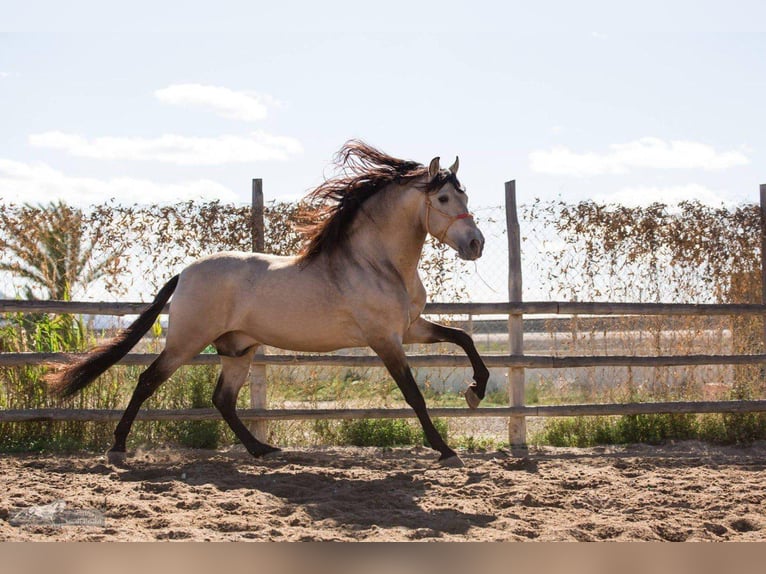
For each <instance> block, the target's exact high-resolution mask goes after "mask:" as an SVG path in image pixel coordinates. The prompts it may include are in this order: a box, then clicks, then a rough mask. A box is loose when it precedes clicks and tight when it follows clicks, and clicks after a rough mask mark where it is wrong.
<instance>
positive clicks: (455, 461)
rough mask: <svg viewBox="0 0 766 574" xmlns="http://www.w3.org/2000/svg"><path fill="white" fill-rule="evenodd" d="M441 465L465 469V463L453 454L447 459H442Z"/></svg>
mask: <svg viewBox="0 0 766 574" xmlns="http://www.w3.org/2000/svg"><path fill="white" fill-rule="evenodd" d="M439 464H440V465H441V466H444V467H447V468H463V466H465V465H464V464H463V461H462V460H461V459H460V457H459V456H458V455H456V454H453V455H452V456H450V457H447V458H440V459H439Z"/></svg>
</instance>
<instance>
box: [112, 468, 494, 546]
mask: <svg viewBox="0 0 766 574" xmlns="http://www.w3.org/2000/svg"><path fill="white" fill-rule="evenodd" d="M310 458H311V467H310V468H309V467H308V465H304V464H303V463H304V462H305V461H303V460H302V456H301V455H299V454H294V455H292V456H291V455H286V456H284V457H282V458H281V459H277V460H271V461H267V462H252V461H251V460H250V459H246V458H244V457H231V456H226V457H214V458H209V459H201V460H195V461H193V462H185V463H182V464H180V465H170V466H169V465H167V464H159V465H158V464H157V463H156V462H154V463H152V464H147V465H143V464H142V465H140V466H136V467H134V468H128V469H127V470H124V471H122V472H121V473H120V475H119V476H120V480H121V481H136V482H142V483H144V485H145V486H144V488H146V483H149V489H150V490H153V491H155V492H158V493H161V492H163V491H164V490H166V489H167V488H169V487H170V485H169V484H167V483H168V482H173V481H178V480H180V477H185V478H184V479H182V480H183V482H184V483H185V484H187V485H190V486H202V485H212V486H213V487H214V488H216V489H218V490H219V491H221V492H227V491H232V490H247V491H259V492H261V493H264V494H268V495H271V496H273V497H276V498H277V499H279V501H281V505H280V507H279V508H278V509H276V510H275V512H277V513H279V514H280V515H281V516H289V515H290V514H293V513H296V512H298V511H300V510H302V511H303V512H305V513H306V514H308V516H309V517H310V519H311V520H312V521H314V522H321V521H329V522H331V523H335V524H338V525H343V526H344V527H346V528H349V529H351V530H367V529H374V528H376V527H378V528H396V527H400V528H405V529H408V530H412V531H421V534H422V535H423V536H433V535H434V534H437V533H446V534H457V535H459V534H465V533H467V532H468V530H470V529H471V528H472V527H485V526H487V525H488V524H489V523H491V522H493V521H494V520H496V518H497V517H496V516H494V515H491V514H483V513H479V512H469V511H465V510H462V509H458V508H455V507H454V505H453V506H450V500H449V498H448V495H446V497H445V494H444V493H447V492H449V489H450V488H454V485H453V484H450V485H448V486H447V487H445V488H444V489H443V492H439V493H437V492H435V489H436V488H438V484H437V483H438V482H439V479H438V477H435V473H433V472H432V473H426V472H425V470H426V469H423V468H422V467H421V468H416V467H413V468H405V469H401V468H397V469H391V468H390V467H389V468H387V469H386V471H385V472H384V475H383V476H382V477H377V478H371V477H370V476H369V474H368V473H367V472H366V471H368V470H370V469H371V468H370V467H371V466H372V467H374V466H375V463H372V464H370V462H369V461H368V460H367V461H365V464H362V463H360V462H357V463H353V462H350V461H349V460H343V458H342V457H341V458H340V459H338V458H337V457H334V456H327V457H321V456H320V457H319V459H320V460H317V458H318V457H317V456H316V455H311V456H310ZM322 458H324V459H325V460H322ZM320 465H323V466H322V467H321V468H317V467H318V466H320ZM415 466H417V465H415ZM383 467H384V463H381V468H383ZM434 470H436V472H437V473H438V472H439V471H440V470H441V469H434ZM445 472H448V471H446V470H445ZM376 474H378V476H380V473H376ZM484 478H485V476H484V473H480V472H472V471H463V472H462V473H461V480H462V482H463V486H468V485H471V484H475V483H478V482H481V480H483V479H484ZM429 495H434V496H432V497H429Z"/></svg>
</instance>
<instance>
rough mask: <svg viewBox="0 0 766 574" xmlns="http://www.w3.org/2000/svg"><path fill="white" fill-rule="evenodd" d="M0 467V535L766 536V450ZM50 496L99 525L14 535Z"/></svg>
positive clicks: (199, 459) (11, 463)
mask: <svg viewBox="0 0 766 574" xmlns="http://www.w3.org/2000/svg"><path fill="white" fill-rule="evenodd" d="M461 456H462V457H463V460H464V461H465V467H463V468H459V469H451V468H441V467H439V466H437V465H435V463H434V460H435V455H434V453H433V452H432V451H430V450H428V449H425V448H416V449H376V448H370V449H363V448H330V449H321V450H317V449H312V450H291V451H287V452H285V453H283V454H280V455H278V456H277V457H275V458H271V459H267V460H265V461H254V460H252V459H250V458H249V457H248V456H247V455H246V454H245V453H243V452H240V451H238V450H236V449H234V450H231V451H229V452H213V451H190V450H187V451H177V450H156V451H148V452H139V453H136V454H134V455H133V457H132V458H130V459H129V467H128V468H123V469H117V468H114V467H110V466H108V465H106V463H105V460H104V458H103V457H100V456H98V455H4V456H2V457H0V540H81V541H97V540H134V541H135V540H293V541H295V540H312V541H314V540H366V541H378V540H380V541H383V540H466V541H467V540H472V541H489V540H507V541H511V540H516V541H518V540H572V541H591V540H595V541H597V540H668V541H695V540H696V541H700V540H711V541H713V540H740V541H743V540H764V539H766V503H765V502H764V500H766V488H765V487H766V444H756V445H754V446H752V447H748V448H732V447H726V448H724V447H713V446H708V445H703V444H700V443H694V442H691V443H679V444H675V445H666V446H662V447H650V446H643V445H638V446H628V447H610V448H593V449H557V448H540V449H530V451H529V452H528V453H527V454H526V455H524V456H521V455H519V454H518V453H510V452H493V453H486V454H471V453H462V454H461ZM57 500H62V501H65V502H66V503H67V508H69V509H87V508H90V509H96V510H98V511H100V512H102V513H103V515H104V516H105V523H104V526H75V525H64V526H52V525H42V524H38V525H34V524H33V525H28V524H27V525H21V526H14V525H12V524H11V519H12V518H13V517H14V516H16V513H17V512H18V511H19V510H21V509H23V508H27V507H30V506H35V505H43V504H49V503H52V502H54V501H57Z"/></svg>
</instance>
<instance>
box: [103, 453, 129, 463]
mask: <svg viewBox="0 0 766 574" xmlns="http://www.w3.org/2000/svg"><path fill="white" fill-rule="evenodd" d="M125 456H126V454H125V451H124V450H123V451H119V450H110V451H107V453H106V461H107V462H108V463H109V464H111V465H112V466H118V467H124V466H125V464H126V463H125Z"/></svg>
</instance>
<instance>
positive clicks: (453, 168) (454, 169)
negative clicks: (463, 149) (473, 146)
mask: <svg viewBox="0 0 766 574" xmlns="http://www.w3.org/2000/svg"><path fill="white" fill-rule="evenodd" d="M459 167H460V158H459V157H458V156H455V163H453V164H452V165H451V166H450V168H449V170H450V171H451V172H452V175H457V168H459Z"/></svg>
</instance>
